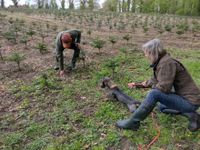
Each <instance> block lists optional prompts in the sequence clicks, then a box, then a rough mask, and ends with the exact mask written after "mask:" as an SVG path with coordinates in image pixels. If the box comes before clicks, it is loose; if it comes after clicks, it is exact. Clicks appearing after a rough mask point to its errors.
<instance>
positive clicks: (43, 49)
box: [36, 43, 47, 54]
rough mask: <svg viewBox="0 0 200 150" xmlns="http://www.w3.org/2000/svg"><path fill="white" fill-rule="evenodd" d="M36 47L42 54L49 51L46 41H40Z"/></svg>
mask: <svg viewBox="0 0 200 150" xmlns="http://www.w3.org/2000/svg"><path fill="white" fill-rule="evenodd" d="M36 48H37V49H38V50H39V52H40V53H41V54H45V53H46V52H47V46H46V44H44V43H38V44H37V46H36Z"/></svg>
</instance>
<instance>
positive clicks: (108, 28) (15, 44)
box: [0, 0, 200, 150]
mask: <svg viewBox="0 0 200 150" xmlns="http://www.w3.org/2000/svg"><path fill="white" fill-rule="evenodd" d="M90 2H91V1H90ZM112 2H113V3H112V5H108V6H113V5H114V4H115V3H116V2H117V1H112ZM121 2H123V1H121ZM124 2H128V1H124ZM135 2H136V3H137V2H139V1H135ZM143 2H144V5H143V7H137V8H135V9H134V10H132V6H133V4H130V8H129V10H128V5H127V3H126V5H124V6H123V9H122V8H121V9H120V10H121V11H123V13H120V12H117V13H116V11H119V9H116V10H115V8H114V6H115V5H114V6H113V7H112V9H113V10H112V12H107V11H105V10H104V9H103V10H102V11H98V10H96V6H94V8H93V9H94V10H95V11H92V12H91V11H89V10H92V6H91V5H90V9H87V7H89V5H85V6H84V7H85V11H82V10H81V11H76V10H74V9H73V8H74V7H73V4H70V9H69V10H66V9H62V10H58V9H57V8H56V5H53V4H51V6H46V7H47V8H48V9H43V8H40V9H36V8H33V9H28V8H21V6H19V9H15V8H8V9H5V10H4V9H1V10H0V11H1V13H0V41H1V42H0V43H1V46H2V48H1V47H0V50H3V53H0V55H1V54H3V56H2V57H1V56H0V57H1V58H0V59H2V58H3V59H4V60H3V61H1V63H0V91H1V92H0V103H1V106H0V108H1V109H2V111H1V114H0V124H1V126H0V133H1V134H0V149H3V150H39V149H43V150H65V149H69V150H79V149H80V150H81V149H91V150H93V149H94V150H101V149H102V150H104V149H134V148H136V149H137V147H140V145H141V147H144V145H146V144H148V143H149V142H150V141H151V140H152V139H153V137H155V136H156V135H157V130H156V126H155V123H157V124H158V128H159V129H160V130H161V134H160V136H159V138H158V140H157V141H155V142H154V144H153V145H152V146H151V148H150V149H152V150H154V149H155V150H157V149H166V150H168V149H169V150H179V149H188V150H190V149H194V150H197V149H199V147H200V141H199V139H200V134H199V132H194V133H191V132H189V131H188V129H187V123H188V120H187V119H186V118H184V117H182V116H181V115H177V116H171V115H165V114H162V113H160V112H159V111H157V109H154V112H155V117H154V119H152V117H151V116H149V117H148V118H147V119H145V120H144V121H143V122H142V123H141V128H140V129H139V130H138V131H128V130H126V131H125V130H119V129H117V128H116V127H115V123H116V121H117V120H119V119H123V118H127V117H128V116H129V115H130V113H129V112H128V110H127V108H126V107H124V105H123V104H121V103H119V102H118V101H113V100H111V99H110V98H107V97H106V95H107V90H105V91H104V90H103V89H101V88H100V87H99V82H100V80H101V79H102V78H103V77H105V76H109V77H112V79H113V80H114V82H115V83H116V84H117V85H119V87H120V88H121V89H122V90H123V91H124V92H125V93H127V94H128V95H129V96H131V97H134V98H135V99H138V100H141V101H142V100H143V99H144V98H145V95H146V94H147V93H148V90H149V89H143V90H138V89H129V88H128V87H127V83H129V82H132V81H133V82H134V81H136V82H137V81H138V82H140V81H144V80H147V79H149V78H150V77H151V75H152V71H151V69H149V70H146V68H148V66H149V62H147V61H146V59H145V58H144V56H143V54H142V52H141V50H140V49H141V45H142V44H144V42H146V41H148V40H150V39H153V38H155V37H157V38H160V39H161V40H162V42H163V44H164V46H165V48H166V50H167V52H170V54H171V55H172V56H173V57H174V58H176V59H178V60H180V61H181V62H182V63H183V64H184V65H185V66H186V68H187V69H188V70H189V72H190V73H191V75H192V77H193V78H194V80H195V82H196V83H197V85H198V86H199V85H200V74H199V65H200V64H199V55H200V53H199V50H198V49H200V45H199V40H200V36H199V34H200V30H199V24H200V20H199V18H198V17H191V16H190V17H187V16H184V17H181V16H175V15H169V14H168V15H166V14H165V15H161V14H159V13H166V12H167V13H170V12H171V11H174V10H175V9H176V5H174V7H172V6H173V5H171V3H173V2H175V1H173V2H170V3H169V5H168V4H167V5H166V3H165V1H163V0H158V1H156V2H158V3H157V4H160V9H159V11H160V12H158V10H157V9H158V7H157V6H156V7H153V6H154V4H155V3H153V1H152V3H151V4H150V3H149V1H143ZM147 2H148V5H147ZM181 2H183V1H181ZM187 2H188V4H191V2H194V1H187ZM116 4H117V8H119V7H122V5H119V3H116ZM182 4H185V3H182ZM138 6H141V5H140V4H139V5H138ZM177 6H178V7H180V8H178V9H177V10H176V11H179V10H180V9H181V7H182V6H179V5H177ZM184 6H185V8H184V10H182V11H181V12H176V13H182V14H184V13H186V12H187V13H188V14H191V13H194V12H193V11H189V12H188V11H186V10H187V7H188V8H189V7H195V8H196V7H197V6H199V5H198V4H195V5H184ZM186 6H187V7H186ZM41 7H42V6H41ZM54 7H55V8H54ZM84 7H81V8H82V9H84ZM169 7H170V9H168V8H169ZM107 9H110V8H107ZM169 10H170V11H169ZM191 10H192V9H191ZM132 11H133V12H136V13H132ZM150 11H154V13H155V12H157V13H156V14H155V15H154V13H153V14H146V13H145V14H142V13H140V12H150ZM1 14H2V15H3V17H1V16H2V15H1ZM17 18H18V19H17ZM16 24H17V26H16V31H15V30H14V28H13V27H14V26H15V25H16ZM74 28H76V29H80V30H81V31H82V35H81V43H82V44H83V48H84V51H81V53H80V58H79V61H81V63H78V62H77V64H76V67H77V69H75V70H74V71H73V72H70V73H69V72H66V76H65V78H60V77H59V75H58V72H57V71H55V70H53V69H52V67H53V65H54V63H53V62H54V59H53V58H52V56H53V54H52V53H46V52H47V50H49V51H50V50H53V49H55V47H53V46H55V43H54V42H55V36H56V35H57V33H58V32H60V31H61V30H66V29H74ZM179 30H180V31H179ZM40 31H41V32H40ZM165 31H167V32H165ZM177 32H178V33H177ZM179 32H183V34H184V35H183V36H177V35H179ZM43 33H44V34H45V35H44V36H43V35H42V34H43ZM144 33H145V34H144ZM159 33H160V34H159ZM161 33H163V34H161ZM126 35H128V37H132V40H130V38H129V39H128V40H126V39H124V38H123V37H124V36H126ZM43 37H44V38H43ZM95 37H98V38H95ZM105 41H108V42H107V43H105ZM27 42H28V43H27ZM22 43H24V44H27V46H28V50H27V49H25V46H24V44H22ZM88 43H91V44H88ZM127 43H128V44H127ZM111 44H112V47H114V48H112V47H111ZM113 45H114V46H113ZM81 46H82V45H81ZM93 47H94V48H95V49H97V51H98V53H96V50H95V49H94V48H93ZM13 49H14V50H15V51H14V52H16V54H13ZM36 49H37V50H39V52H36ZM102 49H103V50H102ZM0 52H2V51H0ZM99 53H101V55H100V54H99ZM41 54H45V55H41ZM12 55H13V56H12ZM71 55H73V51H71V50H65V51H64V56H65V57H64V62H65V64H67V63H68V62H69V61H70V56H71ZM24 56H26V60H25V61H24V63H22V62H23V60H24V59H25V57H24ZM9 57H14V58H12V61H13V62H14V63H16V64H17V66H18V63H19V67H18V70H22V71H16V65H12V63H11V62H8V61H9V59H8V58H9ZM88 60H89V61H88ZM82 63H83V64H82ZM86 63H87V64H86ZM198 111H199V110H198Z"/></svg>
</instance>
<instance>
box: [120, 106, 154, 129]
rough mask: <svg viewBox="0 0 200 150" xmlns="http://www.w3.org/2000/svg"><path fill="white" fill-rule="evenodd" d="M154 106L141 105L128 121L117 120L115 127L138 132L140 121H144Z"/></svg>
mask: <svg viewBox="0 0 200 150" xmlns="http://www.w3.org/2000/svg"><path fill="white" fill-rule="evenodd" d="M153 108H154V105H148V104H144V103H142V104H141V105H140V106H139V107H138V108H137V109H136V111H135V112H134V113H133V114H132V116H131V117H130V118H129V119H125V120H119V121H117V123H116V126H117V127H118V128H121V129H128V130H138V129H139V127H140V121H142V120H144V119H145V118H146V117H147V116H148V115H149V114H150V112H151V111H152V110H153Z"/></svg>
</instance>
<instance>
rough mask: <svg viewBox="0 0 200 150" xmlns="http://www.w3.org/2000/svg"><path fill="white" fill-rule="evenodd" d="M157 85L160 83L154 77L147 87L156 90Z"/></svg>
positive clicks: (148, 81)
mask: <svg viewBox="0 0 200 150" xmlns="http://www.w3.org/2000/svg"><path fill="white" fill-rule="evenodd" d="M157 83H158V81H157V80H156V79H155V77H152V78H151V79H149V80H147V82H146V86H147V87H151V88H154V87H155V86H156V84H157Z"/></svg>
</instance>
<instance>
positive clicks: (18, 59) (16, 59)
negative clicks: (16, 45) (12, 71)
mask: <svg viewBox="0 0 200 150" xmlns="http://www.w3.org/2000/svg"><path fill="white" fill-rule="evenodd" d="M24 59H25V57H24V55H22V54H20V53H17V52H15V53H13V54H11V55H10V56H9V57H8V60H9V61H13V62H16V63H17V66H18V70H19V71H21V67H20V63H21V61H23V60H24Z"/></svg>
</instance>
